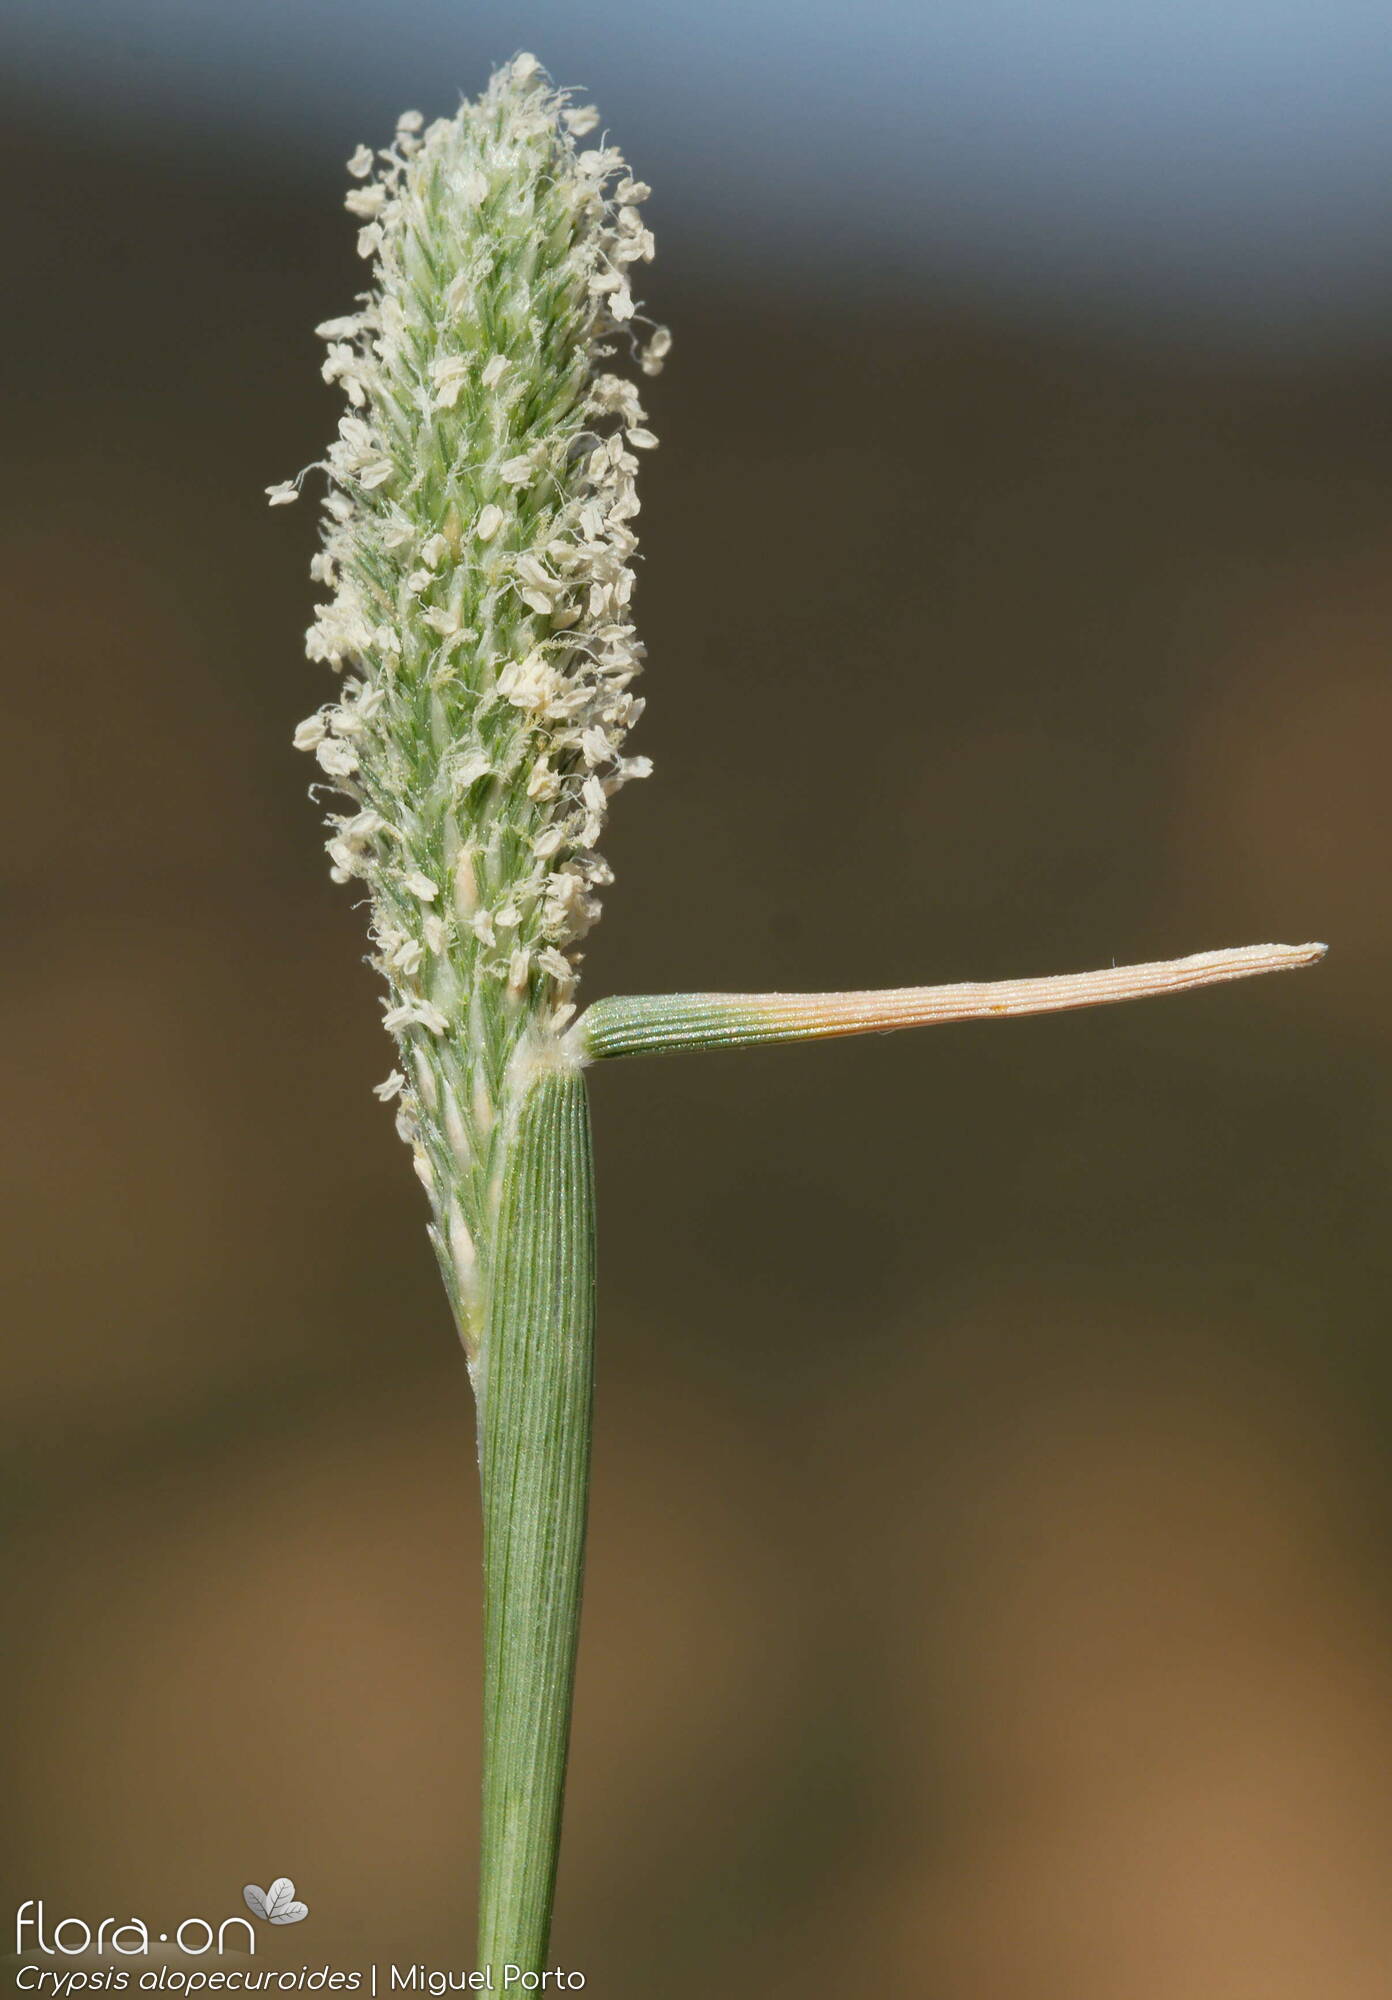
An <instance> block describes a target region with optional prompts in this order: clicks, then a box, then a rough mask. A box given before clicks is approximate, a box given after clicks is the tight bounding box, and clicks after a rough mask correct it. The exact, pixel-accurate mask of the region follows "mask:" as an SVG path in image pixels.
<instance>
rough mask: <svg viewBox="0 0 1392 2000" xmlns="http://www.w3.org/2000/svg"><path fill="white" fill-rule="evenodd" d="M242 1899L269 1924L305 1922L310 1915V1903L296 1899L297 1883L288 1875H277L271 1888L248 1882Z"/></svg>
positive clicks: (252, 1912) (253, 1912)
mask: <svg viewBox="0 0 1392 2000" xmlns="http://www.w3.org/2000/svg"><path fill="white" fill-rule="evenodd" d="M242 1900H243V1902H244V1903H245V1904H246V1906H247V1908H248V1909H249V1910H250V1911H251V1914H252V1915H253V1916H254V1917H261V1918H263V1919H264V1920H265V1922H266V1923H268V1924H298V1923H303V1921H304V1919H305V1918H306V1917H307V1916H308V1915H309V1904H308V1903H297V1902H296V1901H295V1885H294V1883H293V1882H292V1881H291V1880H290V1877H289V1876H288V1875H277V1876H276V1879H275V1881H274V1882H272V1884H271V1886H270V1888H269V1889H258V1888H257V1886H256V1884H255V1883H254V1882H248V1883H247V1885H246V1887H245V1889H243V1891H242Z"/></svg>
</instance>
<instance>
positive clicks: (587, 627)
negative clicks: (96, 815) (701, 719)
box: [267, 56, 670, 1359]
mask: <svg viewBox="0 0 1392 2000" xmlns="http://www.w3.org/2000/svg"><path fill="white" fill-rule="evenodd" d="M597 123H598V113H597V112H596V111H595V110H594V109H593V107H591V106H573V105H571V104H570V102H569V100H568V97H567V95H566V94H565V93H564V92H557V91H554V90H552V88H551V87H550V85H549V83H548V81H547V79H546V77H545V75H544V73H543V72H542V70H541V68H540V66H539V65H538V63H537V62H536V60H535V58H534V57H531V56H519V57H518V58H517V59H516V60H515V61H514V62H512V63H510V64H509V65H507V67H506V68H504V69H502V70H500V71H499V72H498V73H497V75H495V76H494V77H493V79H492V81H491V83H490V84H489V87H488V89H487V90H486V91H485V93H484V95H483V96H482V97H481V98H480V99H479V100H478V101H477V102H475V103H466V104H464V105H463V106H461V108H460V110H459V112H458V113H457V114H456V116H455V117H453V118H449V119H441V120H439V121H438V122H436V123H435V124H433V125H431V126H429V127H428V128H427V129H425V130H424V131H423V130H422V126H423V124H424V121H423V119H422V117H421V115H420V113H419V112H414V111H411V112H406V113H405V114H404V115H403V116H402V118H401V119H400V120H399V122H398V126H397V131H396V137H395V140H394V142H393V144H392V145H391V146H390V147H389V148H388V149H387V150H385V151H384V152H382V153H379V154H376V155H374V154H373V153H371V152H370V151H369V149H368V148H367V147H365V146H364V147H360V148H359V149H358V151H357V152H356V153H355V154H354V155H353V157H352V159H351V160H350V161H349V162H348V171H349V173H350V174H351V175H352V177H353V181H354V185H353V187H352V189H351V190H350V192H349V194H348V197H347V207H348V209H349V212H350V213H351V214H352V215H353V216H354V217H356V219H357V220H358V222H359V224H360V225H361V226H360V229H359V234H358V248H359V251H360V252H361V254H362V255H363V256H364V257H365V258H367V259H369V260H371V263H372V267H373V284H372V288H371V289H370V290H369V291H368V292H367V293H365V294H363V295H362V297H361V299H360V301H359V309H358V310H357V311H356V312H353V313H351V314H349V315H347V316H346V317H344V318H341V319H334V320H329V321H328V322H326V323H325V324H324V325H323V326H321V327H320V328H319V329H318V331H319V333H320V334H321V336H322V337H323V339H324V340H325V341H326V343H327V354H326V358H325V361H324V366H323V374H324V379H325V380H326V381H328V382H336V383H338V384H340V385H341V387H342V389H343V391H344V393H345V395H346V397H347V399H348V404H349V409H348V411H347V413H346V414H345V415H344V417H343V418H342V420H341V421H340V424H339V428H338V436H337V438H336V439H335V440H334V442H333V444H332V445H331V446H330V447H329V451H328V455H327V462H326V465H325V467H324V469H325V470H326V471H327V473H328V475H329V491H328V495H327V498H326V500H325V503H324V506H325V526H324V533H323V546H322V550H321V552H320V553H319V554H318V555H316V556H315V558H314V561H313V563H312V565H311V573H312V575H313V577H314V579H315V581H316V582H318V583H320V584H322V585H324V586H325V588H326V589H327V590H328V591H330V592H331V595H330V596H329V598H328V600H327V601H326V602H325V603H324V604H322V605H321V606H320V607H319V610H318V613H317V615H316V618H315V621H314V624H313V625H312V626H311V628H310V631H309V634H308V639H307V645H306V650H307V652H308V654H309V657H310V658H311V659H312V660H318V661H323V662H326V663H327V664H328V665H329V666H331V667H332V668H334V669H335V670H336V671H338V672H340V673H341V674H342V675H343V688H342V692H341V694H340V697H339V699H338V700H337V701H336V702H334V703H332V704H330V705H328V706H326V707H324V708H322V709H320V710H319V711H318V712H317V713H316V714H314V715H312V716H310V717H309V718H308V719H307V720H306V721H305V722H302V723H301V724H300V726H299V728H298V729H297V730H296V732H295V743H296V746H297V747H298V748H300V749H302V750H304V751H306V752H309V753H310V754H312V755H313V756H314V757H315V758H316V759H317V761H318V763H319V766H320V768H321V770H322V771H323V772H324V774H325V775H326V777H328V778H329V779H331V780H332V782H333V786H334V787H335V788H336V789H337V790H338V791H340V792H342V793H344V794H346V796H347V798H348V800H349V802H350V804H349V809H348V810H346V811H344V812H340V813H337V814H334V815H333V816H332V818H331V821H330V825H331V837H330V839H329V842H328V852H329V858H330V862H331V864H332V873H333V877H334V879H335V881H340V882H346V881H349V880H353V879H361V880H362V881H363V882H365V884H366V885H367V888H368V891H369V894H370V899H371V907H372V938H373V943H374V946H375V953H374V960H373V962H374V963H375V965H376V966H377V967H378V969H379V970H380V971H381V972H382V974H383V976H384V977H385V979H386V981H387V985H388V989H389V991H388V997H387V1003H386V1009H387V1011H386V1025H387V1027H388V1029H389V1030H390V1031H391V1032H392V1034H393V1035H394V1036H395V1037H396V1040H397V1043H398V1046H399V1048H400V1051H401V1066H402V1070H404V1072H405V1075H404V1077H402V1076H401V1075H400V1073H396V1074H394V1076H393V1078H392V1079H391V1081H390V1089H388V1088H387V1087H385V1086H384V1088H383V1091H382V1093H381V1094H383V1095H384V1096H386V1095H394V1096H397V1097H398V1098H399V1104H398V1110H397V1122H398V1128H399V1129H400V1131H401V1132H402V1135H403V1137H405V1138H406V1139H407V1141H408V1142H409V1143H410V1145H411V1146H412V1149H413V1151H414V1154H415V1161H416V1169H417V1172H418V1173H419V1175H420V1178H421V1180H422V1182H423V1183H424V1185H425V1187H426V1189H427V1191H428V1193H429V1195H430V1198H431V1203H432V1207H433V1210H434V1227H433V1229H432V1231H431V1234H432V1238H433V1240H434V1243H435V1247H436V1251H437V1254H438V1255H439V1258H440V1262H441V1267H442V1269H443V1271H444V1275H445V1282H446V1285H447V1288H448V1290H449V1292H450V1296H451V1299H452V1302H453V1304H454V1308H455V1313H456V1317H457V1320H458V1323H459V1327H460V1331H461V1334H462V1335H463V1338H464V1341H465V1345H466V1347H467V1348H468V1350H469V1352H470V1356H471V1359H473V1358H474V1357H475V1355H476V1351H477V1345H478V1339H479V1329H480V1326H481V1323H482V1315H483V1306H484V1300H485V1294H486V1282H487V1266H488V1259H489V1254H490V1247H491V1239H492V1234H493V1223H494V1220H495V1217H496V1212H497V1205H498V1201H499V1199H500V1191H501V1174H502V1169H503V1164H504V1160H505V1154H506V1147H507V1142H508V1136H509V1133H510V1131H511V1128H512V1123H513V1121H514V1120H515V1117H516V1111H517V1106H518V1104H519V1102H520V1096H521V1090H522V1086H523V1084H524V1083H525V1081H526V1080H527V1078H528V1077H530V1076H531V1075H532V1074H534V1073H535V1071H536V1069H537V1067H538V1066H539V1065H542V1066H544V1065H545V1064H546V1063H547V1062H548V1061H551V1060H564V1059H565V1058H564V1057H561V1056H559V1055H558V1054H557V1051H558V1050H559V1047H560V1043H559V1039H558V1038H559V1036H560V1034H561V1031H562V1030H563V1029H564V1028H565V1026H566V1023H567V1022H568V1020H569V1019H570V1017H571V1015H572V1014H573V1012H574V1003H573V1001H572V998H571V995H572V992H573V989H574V986H575V980H576V971H575V968H576V965H577V963H578V960H579V957H580V953H579V950H578V946H579V944H580V941H581V940H582V939H583V938H584V936H585V933H586V932H587V931H588V930H589V928H590V926H591V925H592V924H593V923H594V921H595V919H596V918H597V916H598V915H599V896H600V891H601V890H602V889H603V888H604V887H605V886H606V885H607V884H608V883H609V882H610V881H611V880H612V879H613V878H612V875H611V873H610V870H609V867H608V865H607V864H606V862H605V861H604V859H603V857H602V856H601V854H600V853H599V850H598V842H599V838H600V833H601V830H602V828H603V824H604V818H605V813H606V810H607V807H608V801H609V799H610V797H611V796H612V794H613V793H614V792H615V791H616V790H617V789H618V788H619V787H620V786H621V785H623V784H624V783H626V782H627V780H628V779H630V778H636V777H643V776H645V775H646V774H647V772H648V769H649V765H648V761H647V759H646V758H643V757H628V756H625V755H624V753H623V745H624V738H625V736H626V734H627V732H628V730H629V728H630V727H631V726H632V724H633V723H635V722H636V721H637V719H638V717H639V715H640V714H641V712H642V708H643V703H642V701H641V700H640V699H639V698H638V697H637V696H636V695H635V694H634V693H633V692H632V691H631V690H632V683H633V681H634V679H635V677H636V675H637V674H638V672H639V669H640V666H641V662H642V653H643V649H642V647H641V645H640V644H639V642H638V640H637V638H636V636H635V634H634V629H633V626H632V624H631V622H630V618H629V600H630V597H631V593H632V589H633V570H632V567H631V563H632V557H633V554H634V550H635V547H636V537H635V535H634V531H633V522H634V518H635V516H636V515H637V513H638V498H637V494H636V492H635V490H634V476H635V474H636V472H637V469H638V458H637V456H636V455H635V454H636V453H637V452H639V451H642V450H646V449H649V448H651V447H652V446H653V445H654V444H655V443H656V439H655V438H654V437H653V435H652V433H651V431H650V430H648V429H647V428H646V420H645V413H644V411H643V408H642V405H641V403H640V402H639V398H638V392H637V389H636V387H635V385H634V383H633V382H631V381H629V380H627V379H625V378H624V377H622V376H620V375H617V374H613V373H610V372H608V370H607V368H606V366H605V364H606V362H607V360H608V359H609V357H610V356H611V355H613V354H614V353H615V352H616V351H617V347H616V340H615V337H616V336H618V337H619V340H620V341H621V343H622V345H623V347H624V348H626V349H631V351H632V352H633V353H634V355H635V356H636V358H637V360H638V363H639V365H640V367H641V368H642V369H643V371H644V372H645V373H647V374H655V373H656V372H657V371H658V369H659V368H660V367H661V364H662V360H663V357H664V355H665V354H666V352H667V349H668V346H669V345H670V342H669V338H668V336H667V334H666V332H665V331H664V330H663V329H661V328H652V327H649V328H648V331H647V336H646V339H641V338H639V337H638V336H637V334H636V332H635V329H636V327H637V325H638V319H639V315H638V308H637V306H636V304H635V301H634V297H633V292H632V289H631V285H632V278H633V274H634V267H635V266H636V265H638V264H641V263H643V262H644V261H646V260H647V259H649V258H650V257H651V256H652V252H653V239H652V235H651V233H650V232H649V231H648V229H647V228H646V227H645V226H644V224H643V221H642V217H641V213H640V204H641V202H642V201H643V199H644V198H645V196H646V195H647V193H648V192H649V191H648V189H647V188H646V187H645V186H644V185H643V184H642V183H641V182H639V181H636V180H634V179H633V178H632V177H631V176H630V175H629V173H628V171H627V169H626V167H625V165H624V162H623V160H622V159H621V157H620V156H619V154H618V153H617V152H615V151H614V150H613V149H612V148H610V147H608V146H599V147H594V148H589V149H583V150H582V149H581V148H580V147H579V146H578V145H577V140H578V139H580V138H581V137H583V136H584V135H585V134H586V133H588V132H590V131H591V130H593V128H594V127H595V125H596V124H597ZM267 491H268V497H269V499H270V503H271V505H272V506H279V505H282V504H285V503H287V502H289V501H292V500H293V499H294V498H295V497H296V492H297V484H296V482H293V481H292V482H286V483H285V484H282V485H278V486H274V487H270V488H268V489H267Z"/></svg>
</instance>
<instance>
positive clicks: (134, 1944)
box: [15, 1885, 304, 1958]
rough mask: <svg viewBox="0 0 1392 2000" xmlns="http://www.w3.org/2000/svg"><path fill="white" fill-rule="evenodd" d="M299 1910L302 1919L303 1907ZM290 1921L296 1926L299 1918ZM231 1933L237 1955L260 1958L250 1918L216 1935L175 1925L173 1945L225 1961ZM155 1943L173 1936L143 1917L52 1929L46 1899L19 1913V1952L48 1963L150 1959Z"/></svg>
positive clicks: (194, 1920) (193, 1923)
mask: <svg viewBox="0 0 1392 2000" xmlns="http://www.w3.org/2000/svg"><path fill="white" fill-rule="evenodd" d="M287 1886H288V1885H287ZM297 1907H298V1909H299V1911H300V1914H301V1915H303V1914H304V1905H303V1903H301V1904H299V1905H297ZM281 1921H282V1922H284V1921H286V1920H285V1919H281ZM289 1921H290V1922H292V1923H293V1922H294V1921H295V1919H294V1918H290V1919H289ZM228 1931H232V1932H233V1933H234V1936H233V1939H232V1945H231V1949H232V1950H233V1951H243V1950H244V1951H249V1952H251V1953H253V1954H254V1953H255V1951H256V1932H255V1930H254V1929H253V1928H252V1926H251V1924H249V1923H248V1922H247V1919H246V1918H245V1917H224V1918H223V1920H222V1922H221V1923H220V1924H219V1925H218V1927H217V1929H216V1930H214V1929H213V1926H212V1925H211V1924H210V1923H209V1922H208V1919H207V1918H206V1917H185V1918H184V1920H183V1922H182V1923H181V1924H179V1925H177V1926H176V1928H175V1931H174V1936H173V1940H172V1941H173V1943H175V1944H177V1945H178V1947H179V1949H180V1951H182V1952H185V1953H187V1955H188V1956H189V1957H190V1958H201V1957H202V1956H203V1954H204V1953H205V1952H209V1951H214V1950H216V1952H217V1954H218V1956H219V1957H221V1955H222V1952H223V1949H224V1945H223V1939H224V1937H225V1935H226V1933H227V1932H228ZM238 1933H244V1935H237V1934H238ZM152 1941H158V1942H159V1943H160V1944H168V1943H170V1942H171V1940H170V1935H169V1932H168V1931H154V1932H152V1931H151V1929H150V1926H149V1925H148V1924H147V1923H146V1922H145V1919H144V1918H143V1917H127V1918H126V1919H125V1920H124V1921H120V1920H118V1919H117V1918H115V1917H103V1918H101V1920H100V1921H99V1922H98V1923H95V1924H89V1923H88V1922H87V1920H86V1918H85V1917H59V1919H58V1920H57V1922H56V1923H53V1924H50V1919H49V1917H48V1914H47V1912H46V1911H45V1909H44V1905H43V1898H42V1897H40V1898H39V1899H38V1900H37V1901H35V1900H34V1899H33V1898H32V1897H31V1898H30V1899H29V1900H28V1901H27V1902H24V1903H21V1904H20V1906H19V1908H18V1909H17V1910H16V1911H15V1953H16V1955H17V1956H18V1957H20V1958H23V1957H25V1956H26V1955H27V1954H28V1953H30V1952H34V1951H41V1952H43V1953H44V1955H45V1956H46V1957H48V1958H52V1957H54V1956H55V1955H57V1954H59V1953H61V1954H62V1956H63V1957H64V1958H76V1957H77V1956H78V1954H79V1953H81V1952H95V1953H96V1955H97V1957H98V1958H104V1957H105V1956H106V1954H107V1953H108V1952H115V1953H117V1954H118V1955H119V1956H120V1957H122V1958H146V1957H148V1956H149V1952H150V1946H151V1943H152Z"/></svg>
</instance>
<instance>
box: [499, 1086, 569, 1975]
mask: <svg viewBox="0 0 1392 2000" xmlns="http://www.w3.org/2000/svg"><path fill="white" fill-rule="evenodd" d="M496 1242H497V1258H496V1263H495V1266H494V1273H493V1278H492V1282H491V1284H490V1301H489V1311H488V1320H487V1333H486V1338H485V1341H484V1345H483V1358H482V1376H481V1380H480V1383H479V1390H480V1406H481V1453H480V1460H481V1471H482V1481H483V1526H484V1571H485V1584H484V1593H485V1594H484V1767H483V1844H482V1864H481V1881H480V1893H479V1946H478V1965H479V1966H480V1968H482V1967H484V1966H489V1967H492V1968H493V1969H494V1971H493V1977H494V1980H495V1983H496V1984H497V1985H498V1986H499V1987H501V1984H502V1967H503V1965H504V1964H506V1963H510V1964H512V1965H514V1966H517V1967H520V1968H521V1970H522V1971H523V1972H524V1973H527V1972H539V1971H540V1970H541V1969H542V1967H543V1965H544V1962H545V1957H546V1950H547V1942H548V1938H549V1934H550V1928H551V1906H552V1899H553V1895H554V1889H555V1878H556V1853H557V1846H558V1843H559V1839H560V1827H561V1809H562V1802H563V1797H564V1791H565V1772H566V1752H567V1742H568V1737H569V1731H570V1712H571V1700H572V1693H573V1688H574V1679H575V1648H576V1639H577V1635H578V1630H579V1621H580V1596H581V1584H582V1578H583V1570H584V1554H585V1511H586V1500H587V1493H588V1486H589V1469H590V1431H591V1401H592V1381H593V1345H594V1179H593V1168H592V1161H591V1149H590V1126H589V1108H588V1104H587V1102H586V1096H585V1086H584V1082H583V1079H582V1077H581V1075H580V1073H579V1071H578V1070H576V1069H573V1068H566V1069H553V1070H548V1071H546V1072H544V1073H542V1074H541V1075H540V1076H539V1077H538V1079H537V1080H536V1082H535V1083H534V1084H533V1085H532V1087H531V1089H530V1091H529V1093H528V1096H527V1098H526V1100H525V1102H524V1104H523V1107H522V1111H521V1115H520V1119H519V1124H518V1129H517V1135H516V1138H515V1140H514V1142H513V1145H512V1148H511V1153H510V1159H509V1163H508V1170H507V1175H506V1179H505V1182H504V1188H503V1198H502V1210H501V1214H500V1216H499V1224H498V1233H497V1238H496Z"/></svg>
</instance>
